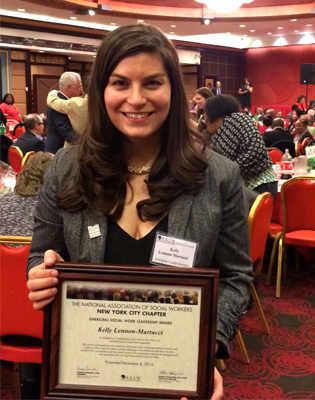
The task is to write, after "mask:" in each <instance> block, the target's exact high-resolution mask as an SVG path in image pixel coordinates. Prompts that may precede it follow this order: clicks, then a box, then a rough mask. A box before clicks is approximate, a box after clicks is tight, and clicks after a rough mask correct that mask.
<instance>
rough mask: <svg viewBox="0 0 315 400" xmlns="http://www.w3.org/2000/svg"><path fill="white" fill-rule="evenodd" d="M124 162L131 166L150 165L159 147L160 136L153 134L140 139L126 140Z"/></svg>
mask: <svg viewBox="0 0 315 400" xmlns="http://www.w3.org/2000/svg"><path fill="white" fill-rule="evenodd" d="M124 147H125V152H126V157H125V159H126V164H127V165H128V166H131V167H137V168H141V167H150V166H151V165H152V164H153V162H154V160H155V158H156V156H157V154H158V151H159V148H160V137H159V138H158V140H157V138H155V137H153V136H151V137H148V138H141V139H132V140H130V139H128V142H126V145H125V146H124Z"/></svg>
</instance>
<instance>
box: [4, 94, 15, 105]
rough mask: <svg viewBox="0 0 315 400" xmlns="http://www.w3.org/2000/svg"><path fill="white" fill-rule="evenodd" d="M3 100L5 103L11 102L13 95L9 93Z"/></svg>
mask: <svg viewBox="0 0 315 400" xmlns="http://www.w3.org/2000/svg"><path fill="white" fill-rule="evenodd" d="M5 102H6V103H7V104H13V97H12V96H11V95H10V94H9V95H8V96H7V97H6V98H5Z"/></svg>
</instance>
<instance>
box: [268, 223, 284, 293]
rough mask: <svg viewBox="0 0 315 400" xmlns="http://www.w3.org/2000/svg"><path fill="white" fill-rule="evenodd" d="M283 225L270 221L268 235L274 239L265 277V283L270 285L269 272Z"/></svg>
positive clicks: (270, 272)
mask: <svg viewBox="0 0 315 400" xmlns="http://www.w3.org/2000/svg"><path fill="white" fill-rule="evenodd" d="M282 229H283V226H282V225H281V224H279V223H278V222H276V221H271V222H270V228H269V237H270V238H271V239H273V240H274V242H273V246H272V252H271V256H270V261H269V267H268V273H267V277H266V285H270V279H271V274H272V270H273V266H274V263H275V259H276V252H277V250H278V246H279V241H280V238H281V234H282Z"/></svg>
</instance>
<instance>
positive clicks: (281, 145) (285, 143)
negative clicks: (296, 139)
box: [272, 140, 295, 158]
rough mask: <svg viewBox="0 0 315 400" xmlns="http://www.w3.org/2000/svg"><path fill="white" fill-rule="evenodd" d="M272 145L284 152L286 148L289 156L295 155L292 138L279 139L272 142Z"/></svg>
mask: <svg viewBox="0 0 315 400" xmlns="http://www.w3.org/2000/svg"><path fill="white" fill-rule="evenodd" d="M272 147H276V148H277V149H279V150H281V151H282V153H283V154H284V153H285V151H286V149H288V150H289V153H290V155H291V157H293V158H294V157H295V146H294V143H293V141H292V140H279V141H278V142H276V143H273V145H272Z"/></svg>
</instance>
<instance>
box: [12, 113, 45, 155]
mask: <svg viewBox="0 0 315 400" xmlns="http://www.w3.org/2000/svg"><path fill="white" fill-rule="evenodd" d="M23 125H24V127H25V129H26V132H25V133H23V135H21V136H20V137H19V138H18V139H17V141H16V142H15V143H14V145H15V146H17V147H18V148H20V149H21V151H22V153H23V154H26V153H28V152H29V151H44V150H45V142H44V141H43V137H42V134H43V131H44V123H43V120H42V118H41V117H40V116H39V115H38V114H28V115H27V116H26V117H25V118H24V122H23Z"/></svg>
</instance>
